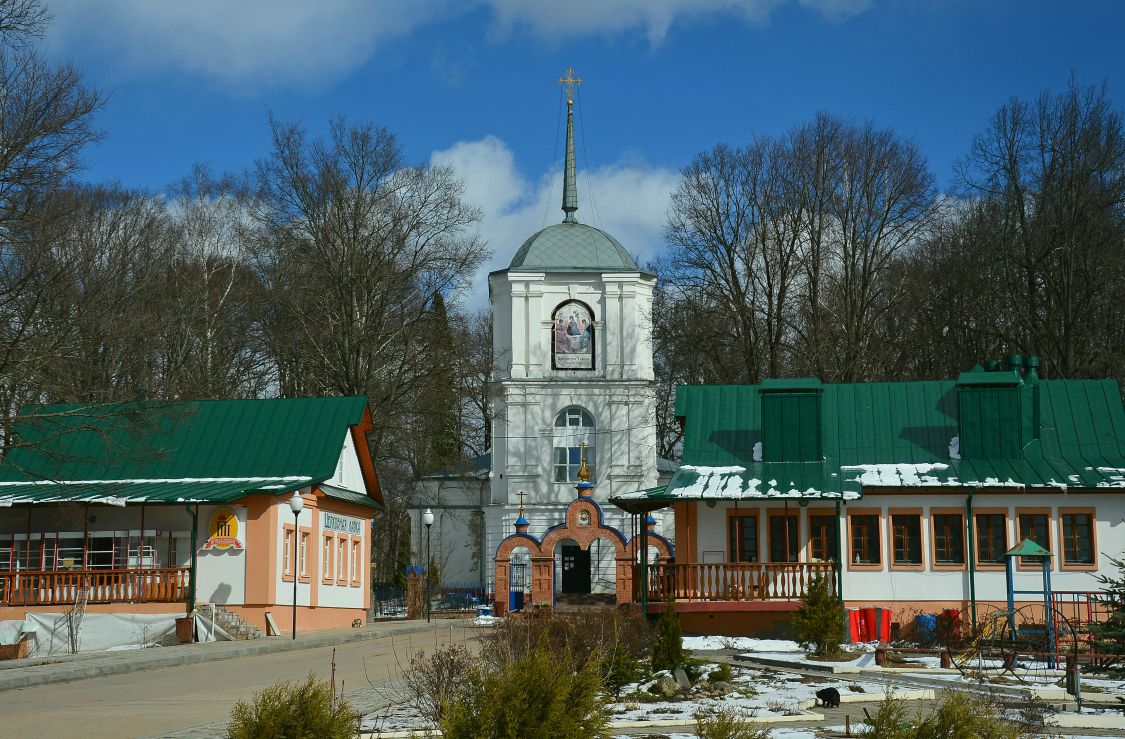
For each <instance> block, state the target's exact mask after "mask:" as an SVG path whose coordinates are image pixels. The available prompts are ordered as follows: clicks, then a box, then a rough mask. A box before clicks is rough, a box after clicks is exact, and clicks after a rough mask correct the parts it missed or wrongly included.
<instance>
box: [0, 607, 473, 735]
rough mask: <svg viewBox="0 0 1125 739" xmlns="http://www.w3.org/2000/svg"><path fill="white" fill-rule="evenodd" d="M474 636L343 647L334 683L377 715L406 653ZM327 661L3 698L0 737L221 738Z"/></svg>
mask: <svg viewBox="0 0 1125 739" xmlns="http://www.w3.org/2000/svg"><path fill="white" fill-rule="evenodd" d="M451 626H452V631H451ZM475 634H476V632H475V630H474V629H472V628H471V626H469V625H468V623H467V622H465V621H455V622H450V621H442V622H435V628H434V630H433V631H432V632H427V633H414V634H409V635H398V636H395V635H389V636H385V637H380V638H377V639H371V640H367V641H362V642H354V643H351V644H344V645H341V646H340V647H337V648H336V679H337V682H339V681H343V684H344V689H345V691H346V692H347V694H348V698H349V700H351V701H353V704H355V707H356V708H357V710H360V711H363V712H367V711H371V710H375V709H376V708H378V707H379V706H381V705H383V704H385V703H386V702H387V700H388V699H389V698H391V697H392V696H390V695H389V693H388V691H389V689H391V688H392V687H393V681H394V680H395V679H396V678H397V677H398V674H399V670H398V665H400V664H405V663H406V661H407V660H408V659H409V655H410V654H411V653H413V652H414V651H417V650H418V649H425V650H426V651H432V650H433V648H434V645H435V644H436V643H439V642H446V641H449V640H450V639H452V640H453V641H458V642H461V641H469V640H471V639H472V638H473V637H474V636H475ZM331 661H332V647H316V648H310V649H305V650H300V651H293V652H282V653H274V654H263V655H257V656H252V657H241V658H235V659H229V660H224V661H221V662H215V663H211V664H194V665H184V666H180V667H170V668H160V669H154V670H146V671H144V672H135V673H132V674H128V675H112V676H107V677H100V678H93V679H88V680H78V681H75V682H71V683H65V684H59V685H43V686H36V687H32V688H23V689H20V690H9V691H4V692H0V737H13V738H14V737H21V738H25V737H60V738H63V739H66V738H69V737H82V738H83V739H95V738H97V737H107V738H108V737H113V738H114V739H116V738H117V737H152V736H170V737H177V738H185V739H186V738H188V737H190V738H191V739H196V738H200V739H202V737H212V736H222V735H223V733H224V731H223V730H224V727H225V725H226V720H227V718H228V717H229V715H230V711H231V708H232V707H233V706H234V704H235V703H236V702H237V701H238V700H239V699H243V698H248V697H250V696H251V695H252V694H253V693H255V692H256V691H258V690H261V689H262V688H265V687H267V686H269V685H272V684H273V683H275V682H276V681H278V680H301V679H303V678H304V677H305V676H306V675H308V674H309V673H310V672H312V673H315V674H317V675H320V676H323V677H325V678H327V677H328V675H329V673H330V671H331ZM369 682H370V683H372V684H374V686H372V685H371V684H369Z"/></svg>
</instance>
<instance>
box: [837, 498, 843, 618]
mask: <svg viewBox="0 0 1125 739" xmlns="http://www.w3.org/2000/svg"><path fill="white" fill-rule="evenodd" d="M843 497H844V494H843V493H840V497H839V498H837V499H836V600H838V601H840V605H843V604H844V540H843V538H842V537H841V533H842V532H841V528H842V527H841V526H840V516H841V515H842V514H841V511H840V501H841V500H842V499H843Z"/></svg>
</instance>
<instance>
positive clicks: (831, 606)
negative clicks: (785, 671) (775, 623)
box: [793, 577, 844, 657]
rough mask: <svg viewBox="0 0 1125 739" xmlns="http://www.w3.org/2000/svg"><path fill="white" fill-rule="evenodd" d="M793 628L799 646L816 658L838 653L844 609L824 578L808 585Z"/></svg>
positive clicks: (819, 578)
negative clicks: (813, 654)
mask: <svg viewBox="0 0 1125 739" xmlns="http://www.w3.org/2000/svg"><path fill="white" fill-rule="evenodd" d="M793 626H794V628H796V630H797V638H798V639H799V640H800V642H801V646H802V647H805V648H807V649H808V648H811V649H812V650H813V652H814V653H816V655H817V656H820V657H831V656H833V655H835V654H836V653H837V652H839V651H840V638H841V634H842V633H843V629H844V606H843V605H841V604H840V601H839V600H837V598H836V596H835V595H833V594H832V589H831V587H829V585H828V580H827V579H826V578H823V577H817V578H815V579H813V581H812V582H811V583H809V589H808V590H807V591H806V592H805V595H804V596H803V597H802V598H801V610H799V611H797V613H796V615H794V617H793Z"/></svg>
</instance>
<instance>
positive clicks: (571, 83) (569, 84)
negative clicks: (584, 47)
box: [559, 67, 582, 106]
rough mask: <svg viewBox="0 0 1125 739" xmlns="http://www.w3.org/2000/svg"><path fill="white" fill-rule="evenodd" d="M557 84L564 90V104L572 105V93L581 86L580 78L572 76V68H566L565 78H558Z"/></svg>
mask: <svg viewBox="0 0 1125 739" xmlns="http://www.w3.org/2000/svg"><path fill="white" fill-rule="evenodd" d="M559 84H560V85H562V86H563V89H564V90H566V104H567V105H568V106H569V105H573V104H574V91H575V90H577V89H578V86H579V85H581V84H582V78H581V77H575V76H574V67H567V68H566V77H559Z"/></svg>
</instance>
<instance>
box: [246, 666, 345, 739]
mask: <svg viewBox="0 0 1125 739" xmlns="http://www.w3.org/2000/svg"><path fill="white" fill-rule="evenodd" d="M358 731H359V718H358V716H356V714H355V713H354V712H352V709H351V707H350V706H349V705H348V703H347V701H345V700H344V699H342V698H339V699H337V698H336V697H335V696H333V694H332V686H331V685H329V684H328V681H327V680H321V679H319V678H317V677H316V676H315V675H311V674H310V675H309V676H308V677H307V678H306V679H305V681H304V682H303V683H288V682H280V683H277V684H276V685H273V686H271V687H268V688H266V689H265V690H263V691H262V692H260V693H258V694H257V695H256V696H254V698H253V699H252V701H251V702H250V703H249V704H247V703H245V702H243V701H239V702H238V703H237V704H236V705H235V707H234V711H232V712H231V721H230V724H229V725H228V726H227V737H229V739H276V737H286V739H320V738H322V737H323V738H324V739H353V737H355V736H356V734H357V733H358Z"/></svg>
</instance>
